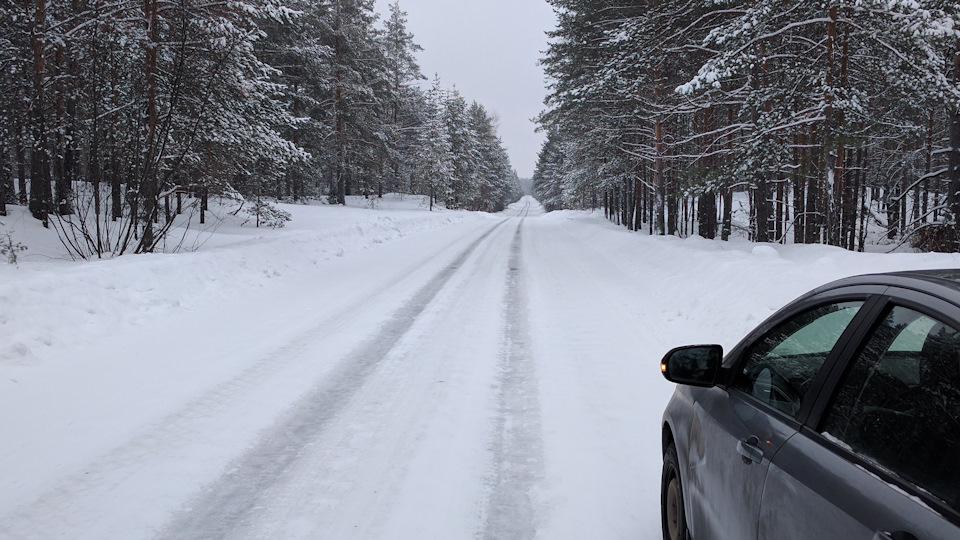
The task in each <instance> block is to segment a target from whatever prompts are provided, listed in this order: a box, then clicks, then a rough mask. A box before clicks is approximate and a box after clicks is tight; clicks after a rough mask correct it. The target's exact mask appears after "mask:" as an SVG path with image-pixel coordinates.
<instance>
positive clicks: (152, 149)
mask: <svg viewBox="0 0 960 540" xmlns="http://www.w3.org/2000/svg"><path fill="white" fill-rule="evenodd" d="M157 10H158V7H157V0H144V4H143V18H144V23H145V25H146V34H147V45H146V51H145V55H144V63H143V67H144V75H145V77H144V79H145V81H146V93H147V110H146V122H147V137H146V141H145V148H144V156H143V174H142V176H141V178H140V191H139V195H140V200H141V202H142V204H143V236H142V237H141V239H140V248H139V249H138V251H139V252H151V251H153V248H154V244H155V243H156V239H155V238H154V234H153V222H154V218H155V214H156V212H157V191H158V189H157V188H158V186H157V170H156V164H155V162H156V158H157V156H156V151H157V53H158V49H159V47H160V43H159V29H158V27H157Z"/></svg>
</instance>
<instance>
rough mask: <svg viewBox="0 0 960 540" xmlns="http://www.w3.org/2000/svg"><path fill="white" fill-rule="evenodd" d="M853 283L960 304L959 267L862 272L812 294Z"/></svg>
mask: <svg viewBox="0 0 960 540" xmlns="http://www.w3.org/2000/svg"><path fill="white" fill-rule="evenodd" d="M855 285H886V286H894V287H903V288H907V289H914V290H919V291H923V292H926V293H930V294H932V295H934V296H938V297H940V298H943V299H945V300H948V301H950V302H952V303H955V304H958V305H960V269H956V268H951V269H939V270H910V271H903V272H887V273H882V274H864V275H860V276H853V277H848V278H843V279H839V280H837V281H834V282H832V283H828V284H826V285H824V286H822V287H818V288H817V289H816V290H815V291H812V292H813V293H814V294H816V293H820V292H823V291H827V290H831V289H837V288H840V287H849V286H855Z"/></svg>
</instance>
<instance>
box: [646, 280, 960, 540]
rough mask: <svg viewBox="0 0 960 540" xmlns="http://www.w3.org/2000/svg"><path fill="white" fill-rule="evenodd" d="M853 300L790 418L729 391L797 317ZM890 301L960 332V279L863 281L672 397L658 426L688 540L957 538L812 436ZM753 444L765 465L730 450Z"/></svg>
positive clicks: (950, 525) (929, 512) (933, 508)
mask: <svg viewBox="0 0 960 540" xmlns="http://www.w3.org/2000/svg"><path fill="white" fill-rule="evenodd" d="M892 298H893V299H894V300H891V299H892ZM851 299H860V300H863V301H864V304H863V306H862V307H861V308H860V310H859V312H858V313H857V315H856V317H854V319H853V321H852V322H851V324H850V325H849V326H848V327H847V329H846V330H845V331H844V332H843V335H842V337H841V338H840V340H839V341H838V342H837V343H836V345H835V347H834V349H833V351H832V352H831V353H830V354H829V356H828V358H827V360H826V361H825V362H824V364H823V366H822V368H821V370H820V372H819V373H818V374H817V376H816V379H815V380H814V383H813V384H812V385H811V388H810V390H809V392H808V394H809V395H808V396H806V397H805V398H804V400H803V405H802V408H801V410H800V412H799V413H798V414H797V415H796V417H795V418H790V417H788V416H787V415H785V414H784V413H782V412H780V411H776V410H774V409H772V408H771V407H769V406H767V405H765V404H762V403H760V402H758V401H757V400H755V399H753V398H751V396H749V395H748V394H746V393H744V392H742V391H740V390H738V389H736V388H733V387H731V386H730V385H731V384H732V381H733V380H734V377H735V376H736V370H737V368H738V366H740V364H741V362H742V361H743V358H742V357H743V355H744V354H745V351H746V350H747V349H748V348H749V347H750V346H751V345H752V344H753V343H754V341H756V340H757V339H759V338H760V337H761V336H764V335H765V334H766V333H767V332H769V331H770V330H771V329H773V328H774V327H776V326H777V325H778V324H780V323H781V322H782V321H784V320H786V319H788V318H790V317H793V316H795V315H796V314H798V313H801V312H802V311H804V310H807V309H810V308H811V307H814V306H817V305H822V304H824V303H829V302H837V301H845V300H851ZM891 301H894V302H896V303H897V304H898V305H904V306H906V307H910V308H912V309H916V310H918V311H921V312H930V314H931V315H936V316H937V317H938V318H939V319H941V320H944V321H945V322H948V323H951V324H953V325H955V327H957V328H960V271H953V272H952V273H944V272H939V273H938V272H927V273H924V274H922V275H918V274H916V273H895V274H881V275H873V276H860V277H854V278H847V279H844V280H840V281H837V282H834V283H832V284H828V285H826V286H823V287H820V288H817V289H815V290H813V291H811V292H809V293H807V294H805V295H803V296H801V297H799V298H798V299H797V300H795V301H794V302H791V303H790V304H788V305H787V306H785V307H784V308H782V309H781V310H779V311H778V312H777V313H775V314H774V315H773V316H771V317H770V318H768V319H767V320H766V321H764V322H763V323H761V324H760V325H759V326H758V327H757V328H756V329H755V330H754V331H752V332H751V333H750V334H749V335H747V336H746V337H745V338H744V339H743V340H741V342H740V343H739V344H738V345H737V346H735V347H734V348H733V349H731V350H730V352H729V353H728V354H727V355H726V356H725V357H724V360H723V362H722V369H721V373H720V374H719V376H718V379H717V380H718V384H717V385H716V386H715V387H712V388H693V387H687V386H683V385H679V386H678V387H677V389H676V391H675V393H674V397H673V398H672V399H671V401H670V403H669V404H668V406H667V408H666V410H665V411H664V415H663V425H664V431H665V436H664V441H665V443H664V444H665V445H666V441H667V440H674V442H675V444H676V448H677V456H678V461H679V467H680V471H681V481H682V483H683V487H684V503H685V510H686V515H687V526H688V528H689V530H690V533H691V536H692V537H693V538H697V539H698V540H699V539H704V538H706V539H710V538H730V539H737V540H741V539H753V538H759V539H762V540H765V539H768V538H771V539H772V538H797V539H803V538H864V539H874V538H885V536H882V535H878V533H879V532H883V533H895V532H897V531H910V533H911V534H913V535H915V536H909V535H908V536H897V535H893V536H892V537H893V538H914V537H915V538H919V539H920V540H924V539H935V538H960V514H958V513H957V511H956V510H955V509H951V508H948V507H945V506H944V505H943V504H942V502H941V501H939V500H936V499H934V498H933V497H932V496H930V495H929V494H928V493H924V492H923V491H922V490H919V489H917V488H916V487H915V486H912V485H911V484H909V483H907V482H905V481H903V480H901V479H899V478H898V477H896V475H894V474H892V473H889V472H888V471H884V470H883V469H881V468H880V467H878V466H876V465H875V464H873V463H872V462H868V461H865V460H863V459H862V458H860V457H859V456H857V455H856V454H854V453H853V452H852V451H851V450H850V449H849V448H845V447H844V445H843V443H841V442H840V441H838V440H835V439H831V438H830V437H829V436H823V435H821V434H819V433H818V432H817V431H816V428H817V425H818V423H819V422H820V417H821V416H822V415H823V414H824V411H825V409H826V408H827V407H828V406H829V404H830V402H831V399H832V394H833V392H834V391H835V390H836V387H837V384H838V382H839V380H840V379H841V377H842V376H843V374H844V372H845V369H846V366H847V364H848V362H850V361H851V359H852V358H853V357H854V356H855V354H856V352H857V350H858V348H859V347H860V346H861V344H862V343H863V341H864V340H865V339H866V338H867V336H868V335H869V334H870V332H871V329H872V327H873V325H874V324H875V323H876V322H877V321H878V319H879V317H880V316H881V313H882V312H883V310H884V309H885V306H886V305H887V304H888V303H889V302H891ZM750 437H756V439H755V441H756V442H760V443H761V444H760V445H759V446H761V447H762V451H763V452H762V454H763V458H762V460H761V461H760V462H759V463H753V462H751V463H750V464H749V465H748V464H747V463H746V462H745V460H744V458H743V455H742V453H741V452H739V451H738V449H737V444H738V443H740V442H742V441H745V440H746V439H748V438H750ZM746 461H748V462H749V461H750V460H746ZM716 524H722V528H721V529H719V530H718V529H717V527H716ZM888 537H889V536H888Z"/></svg>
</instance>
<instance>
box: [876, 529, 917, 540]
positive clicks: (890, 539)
mask: <svg viewBox="0 0 960 540" xmlns="http://www.w3.org/2000/svg"><path fill="white" fill-rule="evenodd" d="M873 540H917V537H916V536H914V535H912V534H910V533H908V532H907V531H895V532H887V531H877V532H876V533H874V535H873Z"/></svg>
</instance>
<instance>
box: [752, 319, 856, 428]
mask: <svg viewBox="0 0 960 540" xmlns="http://www.w3.org/2000/svg"><path fill="white" fill-rule="evenodd" d="M862 305H863V302H860V301H852V302H840V303H834V304H828V305H825V306H820V307H817V308H814V309H811V310H809V311H805V312H803V313H801V314H799V315H796V316H794V317H791V318H790V319H788V320H787V321H785V322H783V323H781V324H779V325H778V326H777V327H776V328H774V329H773V330H771V331H770V332H768V333H767V334H765V335H764V337H763V338H761V339H760V340H759V341H757V342H756V343H755V344H753V345H752V346H751V347H750V349H749V350H748V351H747V354H746V361H745V362H744V364H743V367H742V369H740V370H739V372H738V373H737V377H736V379H735V380H734V386H735V387H736V388H739V389H740V390H743V391H744V392H746V393H748V394H750V395H751V396H753V397H754V398H756V399H758V400H760V401H761V402H763V403H766V404H767V405H770V406H772V407H774V408H776V409H779V410H781V411H783V412H785V413H787V414H789V415H790V416H796V414H797V413H798V412H799V411H800V405H801V404H802V402H803V397H804V395H805V394H806V391H807V388H808V387H809V386H810V383H811V382H813V379H814V377H816V375H817V372H818V371H819V370H820V367H821V366H822V365H823V362H824V361H825V360H826V359H827V355H829V354H830V351H831V350H832V349H833V346H834V345H836V343H837V340H839V339H840V335H841V334H843V331H844V330H845V329H846V327H847V326H848V325H849V324H850V321H851V320H853V317H854V316H855V315H856V314H857V311H858V310H859V309H860V307H861V306H862Z"/></svg>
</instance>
